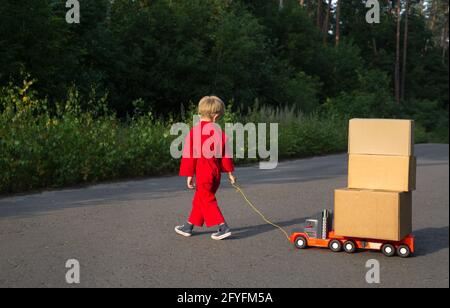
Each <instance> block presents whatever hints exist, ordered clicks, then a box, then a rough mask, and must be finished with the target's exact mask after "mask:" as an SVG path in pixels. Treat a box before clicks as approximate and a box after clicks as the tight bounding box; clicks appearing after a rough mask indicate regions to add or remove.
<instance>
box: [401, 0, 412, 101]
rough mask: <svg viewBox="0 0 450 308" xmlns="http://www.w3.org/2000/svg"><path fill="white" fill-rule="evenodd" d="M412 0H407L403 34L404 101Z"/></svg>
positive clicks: (402, 95) (403, 96)
mask: <svg viewBox="0 0 450 308" xmlns="http://www.w3.org/2000/svg"><path fill="white" fill-rule="evenodd" d="M409 1H410V0H405V30H404V31H405V32H404V34H403V68H402V80H401V83H402V86H401V87H402V88H401V95H400V98H401V100H402V101H404V100H405V90H406V67H407V57H408V30H409V28H408V21H409V5H410V3H409Z"/></svg>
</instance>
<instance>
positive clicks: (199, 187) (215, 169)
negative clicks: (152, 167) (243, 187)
mask: <svg viewBox="0 0 450 308" xmlns="http://www.w3.org/2000/svg"><path fill="white" fill-rule="evenodd" d="M214 127H216V128H214ZM226 141H227V140H226V135H225V133H223V132H222V131H221V130H220V129H219V128H218V127H217V126H215V125H214V124H212V123H210V122H205V121H202V122H200V124H199V125H196V126H195V127H194V128H192V129H191V131H190V133H189V135H188V136H187V137H186V140H185V144H184V149H183V157H182V159H181V166H180V176H186V177H187V176H192V177H193V176H195V181H196V191H195V195H194V200H193V202H192V203H193V206H192V212H191V215H190V217H189V222H190V223H191V224H193V225H195V226H199V227H202V226H203V224H206V226H207V227H212V226H215V225H220V224H222V223H224V222H225V219H224V217H223V215H222V212H221V211H220V209H219V206H218V204H217V199H216V192H217V190H218V189H219V186H220V178H221V173H222V172H233V171H234V166H233V161H232V159H231V155H228V153H226V151H225V148H226V146H225V145H226ZM202 150H203V151H202Z"/></svg>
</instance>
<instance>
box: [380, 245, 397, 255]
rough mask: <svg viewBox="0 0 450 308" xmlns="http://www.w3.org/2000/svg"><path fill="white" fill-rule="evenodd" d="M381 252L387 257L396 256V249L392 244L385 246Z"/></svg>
mask: <svg viewBox="0 0 450 308" xmlns="http://www.w3.org/2000/svg"><path fill="white" fill-rule="evenodd" d="M381 251H382V252H383V254H384V255H385V256H386V257H393V256H395V247H394V246H393V245H391V244H384V245H383V247H382V248H381Z"/></svg>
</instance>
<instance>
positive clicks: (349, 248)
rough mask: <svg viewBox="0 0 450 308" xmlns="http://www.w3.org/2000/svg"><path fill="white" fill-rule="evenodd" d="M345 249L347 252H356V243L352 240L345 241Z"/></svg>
mask: <svg viewBox="0 0 450 308" xmlns="http://www.w3.org/2000/svg"><path fill="white" fill-rule="evenodd" d="M344 251H345V252H346V253H354V252H356V244H355V243H354V242H352V241H347V242H345V243H344Z"/></svg>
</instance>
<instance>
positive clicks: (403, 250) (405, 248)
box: [397, 245, 411, 258]
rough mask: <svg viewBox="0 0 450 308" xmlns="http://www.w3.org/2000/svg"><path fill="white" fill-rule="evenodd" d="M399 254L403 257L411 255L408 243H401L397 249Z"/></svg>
mask: <svg viewBox="0 0 450 308" xmlns="http://www.w3.org/2000/svg"><path fill="white" fill-rule="evenodd" d="M397 254H398V256H399V257H401V258H408V257H409V256H411V249H409V247H408V246H406V245H401V246H399V247H398V249H397Z"/></svg>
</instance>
